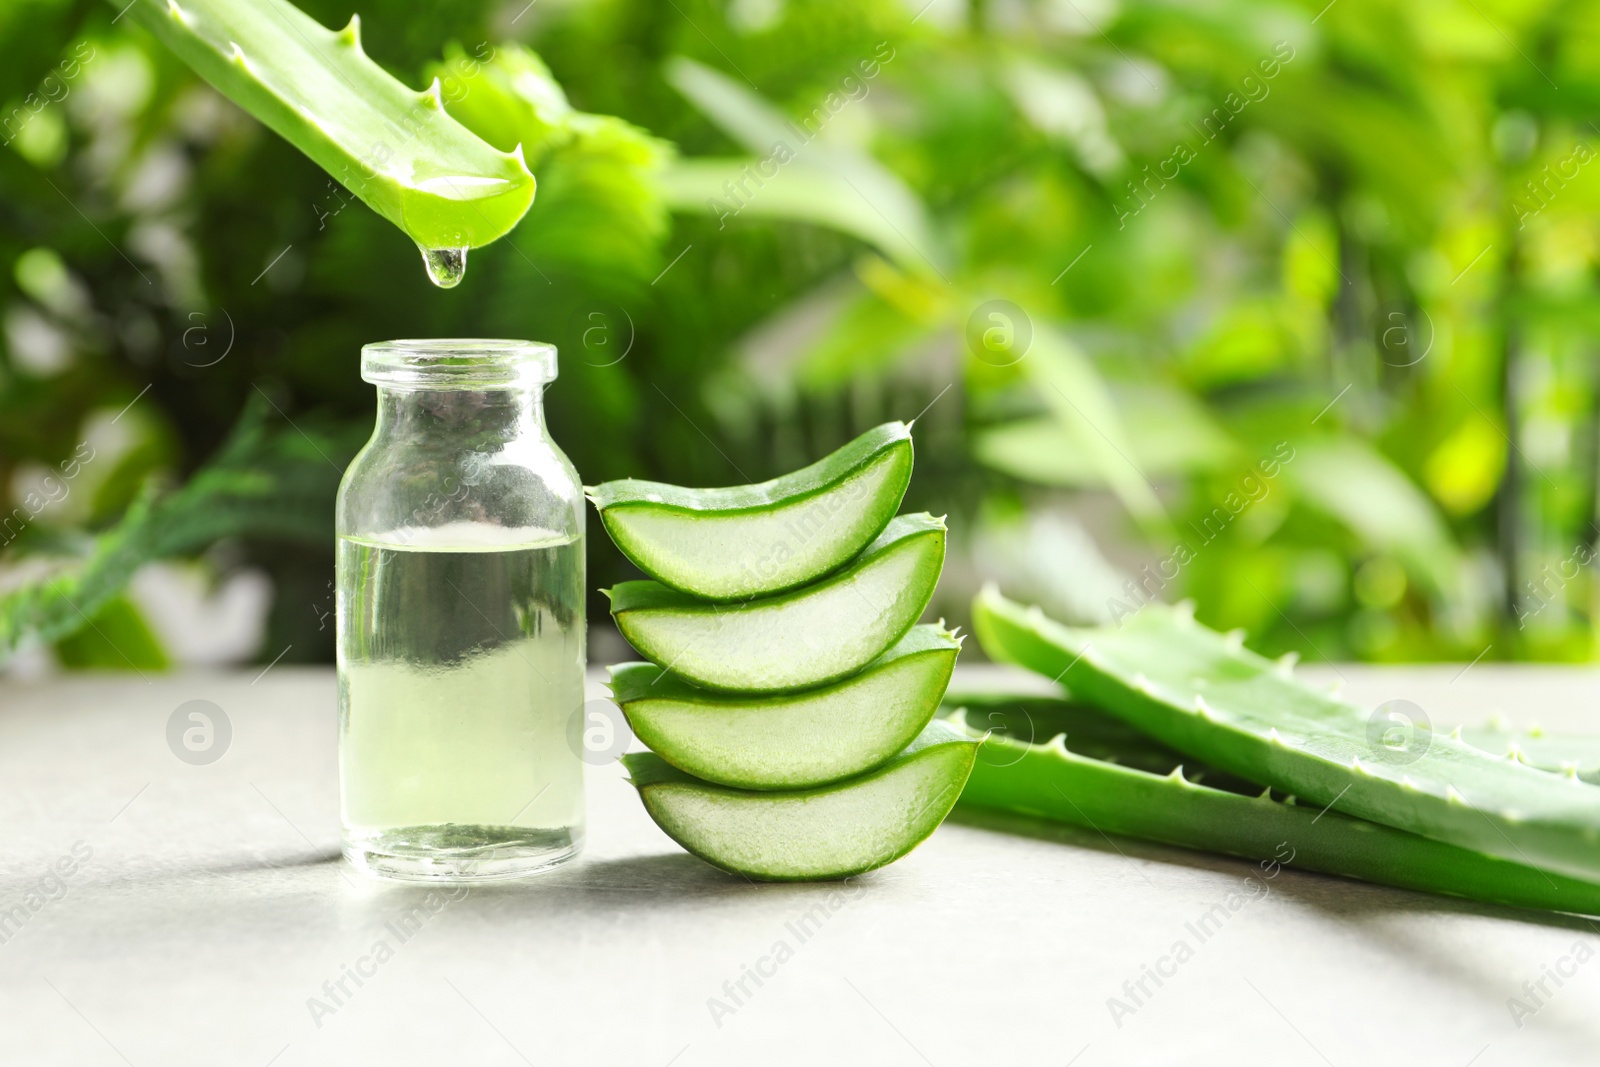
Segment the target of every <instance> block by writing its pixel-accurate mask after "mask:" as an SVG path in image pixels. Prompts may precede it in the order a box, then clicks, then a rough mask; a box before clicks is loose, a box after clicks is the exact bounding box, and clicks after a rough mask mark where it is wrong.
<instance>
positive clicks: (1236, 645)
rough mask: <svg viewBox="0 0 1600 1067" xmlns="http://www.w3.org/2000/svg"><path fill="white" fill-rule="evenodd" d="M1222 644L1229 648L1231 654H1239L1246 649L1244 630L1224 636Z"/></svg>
mask: <svg viewBox="0 0 1600 1067" xmlns="http://www.w3.org/2000/svg"><path fill="white" fill-rule="evenodd" d="M1222 643H1223V644H1225V645H1227V646H1228V651H1229V652H1238V651H1239V650H1240V649H1242V648H1244V630H1242V629H1235V630H1229V631H1228V632H1227V633H1225V634H1223V635H1222Z"/></svg>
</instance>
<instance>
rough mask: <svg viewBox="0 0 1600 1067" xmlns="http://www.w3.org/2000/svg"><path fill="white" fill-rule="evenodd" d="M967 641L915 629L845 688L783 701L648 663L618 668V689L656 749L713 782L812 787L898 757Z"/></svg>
mask: <svg viewBox="0 0 1600 1067" xmlns="http://www.w3.org/2000/svg"><path fill="white" fill-rule="evenodd" d="M960 650H961V641H960V639H959V638H957V637H956V636H955V635H954V634H952V633H950V632H948V631H946V630H943V629H941V628H940V627H937V626H914V627H912V628H911V630H910V631H908V632H907V633H906V635H905V636H904V637H902V638H901V639H900V640H899V641H897V642H895V644H894V646H893V647H892V648H890V649H889V651H887V652H885V653H884V654H883V655H881V656H879V657H878V658H877V659H875V660H873V661H872V662H871V663H869V664H867V665H866V667H864V668H862V670H861V671H860V672H859V673H857V674H853V675H851V676H850V677H849V678H846V679H845V680H844V681H842V682H836V683H834V684H833V685H828V686H822V687H821V688H818V689H808V690H806V691H804V692H802V693H793V694H783V695H779V696H766V697H760V696H746V695H743V694H719V693H712V692H709V691H707V690H704V689H696V688H695V687H694V686H692V685H689V684H688V683H687V682H684V681H683V680H682V679H679V678H676V677H674V676H673V675H672V674H671V673H669V672H666V671H663V670H662V669H661V668H660V667H657V666H654V665H653V664H649V663H624V664H620V665H618V666H615V667H612V668H611V693H612V696H613V698H614V699H615V700H616V702H617V703H618V705H620V706H621V708H622V711H623V714H624V715H626V716H627V718H628V724H629V725H630V726H631V727H633V732H634V735H635V736H637V737H638V738H639V739H640V740H641V741H643V742H644V743H645V744H647V745H649V746H650V749H651V751H653V752H655V753H656V755H658V756H660V757H661V758H662V759H664V760H666V761H667V762H668V763H671V764H672V765H673V766H675V767H677V768H678V769H679V770H682V771H686V772H688V773H689V774H692V775H695V776H696V777H698V778H704V779H705V780H706V781H708V782H716V783H717V784H719V785H728V786H733V787H735V788H737V789H806V788H810V787H812V786H818V785H826V784H827V783H829V782H836V781H838V780H839V779H841V778H848V777H850V776H852V775H856V774H862V773H864V772H866V771H869V770H871V769H872V768H874V767H877V766H879V765H880V764H882V763H885V762H886V761H888V760H890V759H893V758H894V756H895V754H896V753H897V752H899V751H900V750H901V749H903V748H905V747H906V746H907V745H908V744H910V743H911V741H912V740H913V739H914V738H915V737H916V736H917V734H919V733H921V732H922V728H923V727H924V726H926V725H928V722H929V720H931V719H932V718H933V713H934V712H935V711H936V710H937V709H938V707H939V698H940V697H941V696H943V695H944V690H945V686H946V685H948V684H949V682H950V673H951V671H953V670H954V669H955V664H956V654H957V653H958V652H960Z"/></svg>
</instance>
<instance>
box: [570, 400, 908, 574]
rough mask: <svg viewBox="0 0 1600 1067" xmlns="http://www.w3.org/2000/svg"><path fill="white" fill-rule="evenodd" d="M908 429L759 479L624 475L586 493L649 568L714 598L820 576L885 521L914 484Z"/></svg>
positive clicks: (897, 427) (886, 431)
mask: <svg viewBox="0 0 1600 1067" xmlns="http://www.w3.org/2000/svg"><path fill="white" fill-rule="evenodd" d="M912 459H913V456H912V446H911V427H910V426H908V425H906V424H905V423H901V422H891V423H885V424H884V425H882V426H878V427H876V428H874V429H872V430H868V431H867V432H866V433H864V434H862V435H861V436H860V437H857V438H856V439H855V440H853V441H851V442H850V443H849V444H846V445H845V446H844V447H842V448H840V449H838V450H837V451H835V452H832V453H830V454H829V455H827V456H824V457H823V458H822V459H820V460H818V461H817V462H816V463H813V464H811V465H810V466H809V467H804V468H802V469H800V470H797V471H794V472H792V473H790V474H785V475H783V476H782V477H780V478H774V479H772V480H771V481H769V482H762V483H760V484H758V485H740V486H730V487H728V488H722V489H686V488H683V487H681V486H676V485H666V484H663V483H661V482H648V481H641V480H639V479H635V478H625V479H622V480H619V481H614V482H604V483H602V484H600V485H597V486H594V487H593V488H590V489H589V490H588V494H589V499H590V500H591V501H593V502H594V505H595V507H596V508H597V509H598V510H599V512H600V521H601V522H602V523H604V524H605V528H606V532H607V533H608V534H610V535H611V539H612V540H613V541H615V542H616V544H617V547H618V548H619V549H621V550H622V553H623V555H625V556H627V557H628V559H630V560H632V561H633V563H634V565H635V566H637V567H638V568H639V569H640V570H642V571H644V573H646V574H648V575H649V576H650V577H651V578H653V579H655V580H656V581H658V582H660V583H661V584H663V585H666V586H670V587H672V588H674V589H681V590H683V591H684V592H686V593H692V594H694V595H695V596H700V597H706V598H708V599H712V600H737V599H743V598H747V597H753V596H766V595H770V594H772V593H777V592H781V591H783V590H786V589H793V588H795V587H797V586H800V585H804V584H805V583H807V582H811V581H814V580H815V579H817V578H820V577H822V576H823V575H825V574H828V573H830V572H832V571H834V570H837V569H838V568H839V567H841V566H843V565H844V564H845V563H846V562H848V561H849V560H850V559H851V558H852V557H854V556H855V555H856V554H857V553H859V552H860V551H861V550H862V549H863V548H864V547H865V546H866V545H867V544H869V543H870V542H871V541H872V539H873V538H875V537H877V536H878V534H879V533H881V532H882V531H883V528H884V527H885V526H887V525H888V523H889V520H890V519H891V518H892V517H893V516H894V513H895V512H896V511H897V510H898V509H899V507H900V501H901V499H902V498H903V497H904V496H905V491H906V486H907V485H908V484H909V483H910V481H911V465H912Z"/></svg>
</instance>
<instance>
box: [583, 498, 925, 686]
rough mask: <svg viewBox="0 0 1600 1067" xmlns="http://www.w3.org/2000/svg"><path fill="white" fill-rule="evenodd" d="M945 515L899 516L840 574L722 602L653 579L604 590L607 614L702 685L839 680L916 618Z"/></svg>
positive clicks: (660, 660)
mask: <svg viewBox="0 0 1600 1067" xmlns="http://www.w3.org/2000/svg"><path fill="white" fill-rule="evenodd" d="M944 537H945V529H944V520H943V519H936V518H934V517H933V516H932V515H927V514H918V515H900V516H897V517H896V518H895V519H893V520H892V521H891V522H890V523H889V525H888V526H887V527H885V528H884V531H883V533H881V534H879V535H878V538H877V540H875V541H873V542H872V544H870V545H868V546H867V548H866V550H865V551H864V552H862V553H861V554H860V555H859V556H857V557H856V558H855V559H854V560H852V561H851V563H850V565H849V566H847V567H845V568H844V569H843V570H841V571H839V572H837V573H835V574H833V575H830V576H829V577H827V578H824V579H822V580H821V581H819V582H816V583H815V584H812V585H808V586H806V587H804V588H802V589H797V590H793V591H791V592H787V593H779V594H778V595H777V596H770V597H762V598H760V599H756V600H747V601H743V602H741V603H737V604H723V603H716V602H712V601H705V600H700V599H698V598H696V597H692V596H689V595H688V594H686V593H682V592H679V591H678V590H676V589H669V588H667V587H666V586H664V585H661V584H660V583H658V582H646V581H640V582H623V583H621V584H620V585H617V586H615V587H613V588H611V589H609V590H606V595H608V596H609V597H610V598H611V616H612V618H613V619H615V620H616V623H617V629H619V630H621V631H622V636H623V637H625V638H627V640H628V643H629V644H631V645H632V646H633V647H634V648H636V649H638V650H639V653H640V654H641V655H643V656H644V657H645V658H646V659H648V660H650V661H651V662H652V663H656V664H658V665H660V666H663V667H666V668H667V669H668V670H670V671H672V672H673V673H674V674H677V675H679V676H680V677H682V678H685V679H687V680H688V681H690V682H692V683H694V684H695V685H698V686H703V687H705V688H707V689H721V690H730V691H734V692H744V693H775V692H784V691H787V690H793V689H805V688H808V687H810V686H814V685H823V684H826V683H828V682H834V681H838V680H839V679H841V678H843V677H845V676H846V675H850V674H854V673H855V672H856V671H857V670H860V669H861V668H862V667H864V666H866V665H867V664H868V663H870V662H871V661H872V660H874V659H876V658H877V657H878V656H879V655H880V654H882V653H883V652H884V650H886V649H887V648H888V647H889V646H890V645H892V644H894V643H895V642H896V641H898V640H900V638H901V637H903V636H904V635H905V632H906V631H907V630H909V629H911V627H912V626H913V625H914V624H915V623H916V621H917V618H918V616H920V615H921V614H922V611H923V609H924V608H926V607H927V606H928V601H929V600H930V599H932V598H933V590H934V586H936V585H938V583H939V570H940V568H941V567H942V566H943V565H944Z"/></svg>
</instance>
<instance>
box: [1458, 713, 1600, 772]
mask: <svg viewBox="0 0 1600 1067" xmlns="http://www.w3.org/2000/svg"><path fill="white" fill-rule="evenodd" d="M1461 739H1462V740H1463V741H1465V742H1466V743H1467V744H1469V745H1471V746H1472V747H1474V748H1481V749H1483V751H1485V752H1487V753H1489V755H1491V756H1501V757H1508V758H1510V759H1514V760H1518V761H1520V762H1522V763H1526V764H1528V765H1529V766H1530V767H1538V768H1539V769H1540V770H1542V771H1550V772H1552V773H1555V774H1565V773H1566V772H1567V771H1568V770H1571V771H1572V772H1573V773H1575V774H1576V775H1577V776H1578V777H1579V778H1581V779H1582V780H1584V781H1585V782H1588V783H1590V784H1591V785H1597V784H1600V737H1595V736H1592V735H1588V734H1567V733H1546V732H1545V731H1543V730H1508V729H1506V728H1504V727H1497V726H1479V727H1472V726H1467V727H1462V730H1461Z"/></svg>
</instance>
